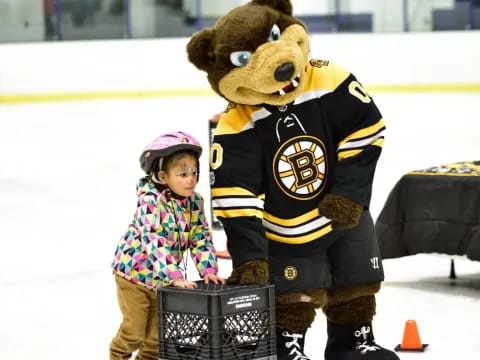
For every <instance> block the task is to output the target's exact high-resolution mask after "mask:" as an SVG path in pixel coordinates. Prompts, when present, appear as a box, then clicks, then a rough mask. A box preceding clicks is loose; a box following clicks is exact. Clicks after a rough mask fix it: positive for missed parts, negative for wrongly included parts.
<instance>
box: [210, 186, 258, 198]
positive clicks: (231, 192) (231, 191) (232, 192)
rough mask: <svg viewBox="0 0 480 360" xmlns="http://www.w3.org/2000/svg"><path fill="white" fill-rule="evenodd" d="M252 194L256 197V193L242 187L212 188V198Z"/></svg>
mask: <svg viewBox="0 0 480 360" xmlns="http://www.w3.org/2000/svg"><path fill="white" fill-rule="evenodd" d="M245 195H247V196H251V197H256V196H255V194H254V193H252V192H250V191H248V190H246V189H244V188H241V187H218V188H213V189H212V198H215V197H219V196H245Z"/></svg>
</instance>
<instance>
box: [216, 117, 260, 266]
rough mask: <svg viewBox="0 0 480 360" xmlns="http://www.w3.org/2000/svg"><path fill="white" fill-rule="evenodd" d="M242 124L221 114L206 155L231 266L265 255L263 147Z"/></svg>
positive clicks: (217, 213) (217, 214)
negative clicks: (261, 198)
mask: <svg viewBox="0 0 480 360" xmlns="http://www.w3.org/2000/svg"><path fill="white" fill-rule="evenodd" d="M238 122H240V126H239V125H238ZM243 125H244V124H242V123H241V119H236V118H235V116H233V115H230V113H226V114H224V115H223V116H222V118H221V119H220V122H219V124H218V127H217V129H216V134H215V137H214V141H213V144H212V149H211V156H210V167H211V170H212V175H211V176H212V179H211V180H212V181H213V183H212V207H213V211H214V214H215V216H216V217H217V218H218V219H219V220H220V221H221V222H222V224H223V226H224V230H225V233H226V235H227V247H228V250H229V252H230V254H231V256H232V263H233V267H234V268H235V267H238V266H239V265H240V264H241V263H243V262H245V261H248V260H253V259H265V258H266V257H267V254H266V252H267V239H266V237H265V229H264V227H263V225H262V218H263V201H262V200H260V199H259V198H258V196H259V195H260V194H263V193H264V192H263V173H264V169H263V155H262V154H263V150H262V147H261V144H260V142H259V140H258V139H257V137H256V135H255V134H254V133H253V130H252V129H247V130H244V128H245V126H243ZM247 128H248V126H247Z"/></svg>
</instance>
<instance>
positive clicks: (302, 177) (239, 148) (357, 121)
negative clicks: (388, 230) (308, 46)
mask: <svg viewBox="0 0 480 360" xmlns="http://www.w3.org/2000/svg"><path fill="white" fill-rule="evenodd" d="M306 82H307V83H306V85H305V87H304V91H303V93H302V94H300V95H299V96H298V97H297V98H296V99H295V101H293V102H292V103H290V104H288V105H284V106H272V105H262V106H248V105H233V106H230V107H229V108H228V109H227V111H226V112H225V113H224V114H223V115H222V117H221V119H220V121H219V124H218V126H217V129H216V133H215V137H214V141H213V144H212V147H211V154H210V165H211V170H212V173H211V182H212V206H213V209H214V214H215V216H216V217H217V218H218V219H219V220H220V221H222V223H223V225H224V229H225V232H226V234H227V238H228V247H229V250H230V252H231V254H232V259H233V265H234V266H237V265H239V264H240V263H242V262H244V261H247V260H250V259H258V258H266V256H267V254H266V252H267V239H268V240H270V241H274V242H277V243H285V244H298V245H301V244H307V243H312V242H316V243H318V242H321V241H322V239H324V238H325V236H327V235H328V234H329V233H331V232H332V231H333V232H334V230H333V229H332V226H331V221H330V220H329V219H328V218H326V217H324V216H321V214H319V211H318V208H317V207H318V203H319V201H320V200H321V199H322V197H323V196H324V194H326V193H335V194H339V195H344V196H346V197H348V198H350V199H353V200H355V201H356V202H358V203H360V204H363V205H364V206H365V207H366V208H367V207H368V206H369V202H370V197H371V185H372V182H373V175H374V171H375V166H376V162H377V159H378V157H379V155H380V152H381V147H382V145H383V135H384V129H385V127H384V124H383V119H382V117H381V114H380V112H379V111H378V109H377V107H376V106H375V104H374V102H373V100H372V98H371V97H370V96H369V95H368V94H367V92H366V91H365V90H364V88H363V87H362V85H361V84H360V83H359V82H358V81H357V80H356V78H355V77H354V76H353V75H352V74H350V73H349V72H348V71H346V70H344V69H342V68H341V67H339V66H337V65H335V64H333V63H331V62H328V61H319V60H310V62H309V64H308V66H307V76H306ZM263 194H264V200H263V199H262V195H263Z"/></svg>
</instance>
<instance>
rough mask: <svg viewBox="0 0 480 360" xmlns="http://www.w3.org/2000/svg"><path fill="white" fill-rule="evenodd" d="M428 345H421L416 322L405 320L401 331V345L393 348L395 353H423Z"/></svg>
mask: <svg viewBox="0 0 480 360" xmlns="http://www.w3.org/2000/svg"><path fill="white" fill-rule="evenodd" d="M427 346H428V344H422V342H421V341H420V335H419V334H418V327H417V322H416V321H415V320H407V322H406V323H405V330H404V331H403V340H402V343H401V344H399V345H397V346H396V347H395V351H425V348H426V347H427Z"/></svg>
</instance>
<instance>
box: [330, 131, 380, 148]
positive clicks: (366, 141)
mask: <svg viewBox="0 0 480 360" xmlns="http://www.w3.org/2000/svg"><path fill="white" fill-rule="evenodd" d="M384 133H385V130H382V131H380V132H379V133H378V134H375V135H373V136H371V137H368V138H365V139H362V140H354V141H349V142H346V143H345V144H342V145H340V146H339V147H338V151H343V150H347V149H353V148H359V147H362V146H365V145H369V144H373V143H374V142H375V140H377V139H379V138H381V137H382V136H384Z"/></svg>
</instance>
